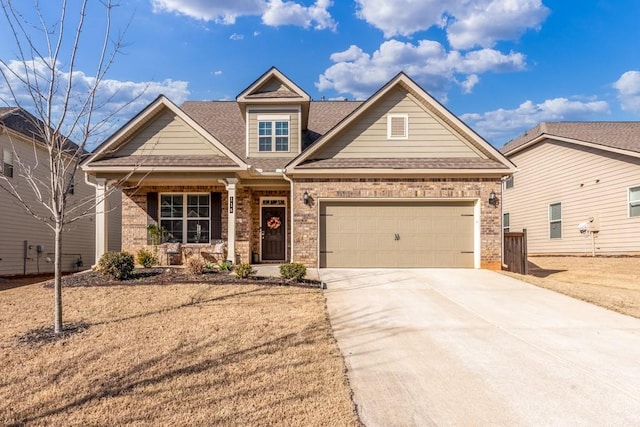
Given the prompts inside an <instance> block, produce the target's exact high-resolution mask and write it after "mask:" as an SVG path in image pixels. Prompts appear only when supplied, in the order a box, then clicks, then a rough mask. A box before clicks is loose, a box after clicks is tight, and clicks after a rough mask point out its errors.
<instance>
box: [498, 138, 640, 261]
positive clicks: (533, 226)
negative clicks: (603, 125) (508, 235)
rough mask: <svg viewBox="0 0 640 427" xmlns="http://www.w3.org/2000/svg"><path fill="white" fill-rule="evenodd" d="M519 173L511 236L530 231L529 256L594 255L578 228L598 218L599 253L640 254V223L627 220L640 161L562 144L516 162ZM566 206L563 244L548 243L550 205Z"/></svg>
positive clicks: (507, 207)
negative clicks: (515, 233) (557, 254)
mask: <svg viewBox="0 0 640 427" xmlns="http://www.w3.org/2000/svg"><path fill="white" fill-rule="evenodd" d="M511 160H512V161H513V162H514V163H515V164H516V165H517V166H518V169H519V171H518V172H517V173H516V174H515V175H514V184H515V185H514V187H513V188H511V189H508V190H505V192H504V200H503V211H504V212H508V213H509V214H510V221H511V225H510V230H511V231H519V230H520V229H522V228H526V229H527V232H528V246H529V253H531V254H536V253H589V254H590V253H591V241H590V240H587V239H586V238H585V235H583V234H580V232H579V231H578V224H580V223H581V222H584V221H586V220H588V219H589V218H590V217H594V218H595V219H596V221H597V222H599V229H600V232H599V233H598V234H597V238H596V253H600V254H605V253H612V254H613V253H632V252H640V218H638V217H636V218H629V217H628V205H627V189H628V188H629V187H633V186H637V185H640V159H634V158H631V157H627V156H623V155H619V154H613V153H605V152H603V151H599V150H595V149H589V148H583V147H579V146H576V145H573V144H568V143H563V142H548V143H544V144H540V145H537V146H535V147H533V148H531V149H529V150H526V151H524V152H522V153H518V154H516V155H515V156H512V157H511ZM556 202H561V203H562V239H553V240H552V239H549V225H548V205H549V204H550V203H556Z"/></svg>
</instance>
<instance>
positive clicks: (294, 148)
mask: <svg viewBox="0 0 640 427" xmlns="http://www.w3.org/2000/svg"><path fill="white" fill-rule="evenodd" d="M271 108H272V109H270V108H269V107H267V108H261V109H259V110H250V111H249V120H248V121H249V124H248V126H249V153H248V156H247V157H291V158H293V157H295V156H297V155H298V153H299V149H300V121H299V120H298V119H299V117H298V110H297V109H283V108H282V106H280V107H278V106H276V105H274V106H272V107H271ZM263 114H264V115H268V114H287V115H289V151H288V152H282V151H274V152H271V153H265V152H259V151H258V116H259V115H263Z"/></svg>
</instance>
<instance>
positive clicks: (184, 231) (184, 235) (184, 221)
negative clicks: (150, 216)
mask: <svg viewBox="0 0 640 427" xmlns="http://www.w3.org/2000/svg"><path fill="white" fill-rule="evenodd" d="M167 195H171V196H175V195H181V196H182V208H183V211H182V218H180V219H181V220H182V242H179V243H181V244H183V245H208V244H210V243H209V242H210V241H211V193H207V192H201V191H199V192H193V193H190V192H184V193H183V192H171V191H167V192H162V193H158V224H162V220H165V221H169V220H172V219H178V217H163V216H162V196H167ZM187 196H208V197H209V216H208V217H207V218H204V217H198V218H188V217H187V207H188V203H187ZM199 219H200V220H203V219H206V220H208V221H209V242H206V243H189V242H187V229H188V228H187V222H188V221H189V220H199Z"/></svg>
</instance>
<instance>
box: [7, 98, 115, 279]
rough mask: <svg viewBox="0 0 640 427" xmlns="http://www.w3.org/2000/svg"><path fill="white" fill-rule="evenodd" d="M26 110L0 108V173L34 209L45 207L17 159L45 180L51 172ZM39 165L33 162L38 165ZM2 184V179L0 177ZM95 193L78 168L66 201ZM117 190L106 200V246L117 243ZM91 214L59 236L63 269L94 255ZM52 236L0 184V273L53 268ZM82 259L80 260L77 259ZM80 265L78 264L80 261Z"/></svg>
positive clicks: (89, 261) (71, 268) (87, 263)
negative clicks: (21, 169)
mask: <svg viewBox="0 0 640 427" xmlns="http://www.w3.org/2000/svg"><path fill="white" fill-rule="evenodd" d="M26 115H28V113H27V112H25V111H24V110H22V109H20V108H17V107H0V166H1V167H0V174H2V175H4V177H6V178H8V179H9V180H10V181H12V184H13V185H14V186H16V187H17V188H18V189H19V190H18V191H19V192H20V194H21V195H22V197H24V199H25V200H26V201H27V202H28V203H29V205H30V207H31V208H32V209H35V210H36V211H38V212H44V208H43V207H42V205H41V204H40V202H38V201H37V199H36V196H35V194H34V192H33V190H32V189H31V187H30V186H29V185H28V184H27V182H26V181H25V179H24V178H23V177H22V176H20V175H21V174H20V170H19V167H18V161H17V159H21V160H22V163H23V164H25V165H29V166H30V167H31V168H32V170H33V174H34V176H35V177H37V178H38V179H42V180H44V181H45V182H46V181H47V180H48V177H49V166H48V165H49V162H48V154H47V151H46V150H45V148H44V147H43V145H42V143H41V142H39V141H37V140H36V139H35V138H34V137H33V133H32V132H31V131H30V126H29V121H28V120H27V119H26V118H25V117H26ZM36 165H37V166H36ZM0 184H2V182H1V181H0ZM94 194H95V189H94V187H92V186H90V185H88V184H87V183H86V182H85V181H84V173H83V172H82V171H81V170H78V172H77V173H76V176H75V180H74V190H73V194H71V195H69V199H68V203H69V206H73V204H74V203H77V202H78V201H80V200H86V199H87V197H92V196H93V195H94ZM119 199H120V193H117V194H116V193H114V194H113V196H112V197H111V198H110V200H109V202H110V203H109V205H110V208H111V211H112V215H111V216H110V223H109V226H110V227H109V249H110V250H119V248H120V235H121V233H120V202H119ZM94 230H95V225H94V218H93V217H87V218H83V219H80V220H78V221H76V222H74V223H72V224H70V225H69V226H68V227H67V229H66V230H65V232H64V234H63V236H62V239H63V240H62V245H63V249H62V252H63V254H62V270H63V271H65V272H68V271H76V270H79V269H87V268H89V267H91V265H92V264H93V262H94V259H95V231H94ZM53 246H54V236H53V232H52V231H51V229H50V228H49V227H47V226H46V225H45V224H43V223H42V222H41V221H39V220H37V219H35V218H33V217H32V216H31V215H30V214H28V213H27V212H26V211H25V209H24V208H23V207H22V206H20V205H19V204H18V203H17V202H16V200H15V199H14V198H13V196H11V195H10V194H9V193H8V192H7V191H5V190H4V189H2V188H0V276H13V275H22V274H38V273H51V272H53V262H52V260H53ZM80 260H81V262H80ZM80 264H81V265H80Z"/></svg>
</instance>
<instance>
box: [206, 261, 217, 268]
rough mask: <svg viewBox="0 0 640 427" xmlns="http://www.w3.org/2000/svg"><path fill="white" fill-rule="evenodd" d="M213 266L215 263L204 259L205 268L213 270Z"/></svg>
mask: <svg viewBox="0 0 640 427" xmlns="http://www.w3.org/2000/svg"><path fill="white" fill-rule="evenodd" d="M215 266H216V265H215V264H214V263H213V262H211V261H205V263H204V268H205V269H206V270H213V269H214V268H215Z"/></svg>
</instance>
